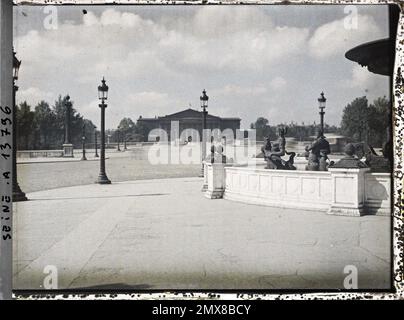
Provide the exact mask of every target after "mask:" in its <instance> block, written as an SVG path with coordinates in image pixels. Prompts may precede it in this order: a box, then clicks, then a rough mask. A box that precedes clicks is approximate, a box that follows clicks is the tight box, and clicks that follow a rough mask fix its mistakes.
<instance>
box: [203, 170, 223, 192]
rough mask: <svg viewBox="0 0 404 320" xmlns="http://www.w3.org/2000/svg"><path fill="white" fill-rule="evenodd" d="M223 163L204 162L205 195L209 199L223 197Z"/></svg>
mask: <svg viewBox="0 0 404 320" xmlns="http://www.w3.org/2000/svg"><path fill="white" fill-rule="evenodd" d="M224 168H225V164H224V163H206V164H205V170H206V171H207V180H208V181H207V182H208V186H207V190H206V192H205V197H207V198H209V199H221V198H223V193H224V188H225V170H224Z"/></svg>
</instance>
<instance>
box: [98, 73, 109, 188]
mask: <svg viewBox="0 0 404 320" xmlns="http://www.w3.org/2000/svg"><path fill="white" fill-rule="evenodd" d="M108 90H109V88H108V86H107V84H106V81H105V78H102V80H101V85H99V86H98V98H99V99H100V100H101V103H100V104H99V105H98V106H99V107H100V108H101V132H100V173H99V175H98V180H97V183H99V184H110V183H111V180H109V179H108V177H107V174H106V170H105V108H106V107H107V104H106V103H105V101H106V100H107V99H108Z"/></svg>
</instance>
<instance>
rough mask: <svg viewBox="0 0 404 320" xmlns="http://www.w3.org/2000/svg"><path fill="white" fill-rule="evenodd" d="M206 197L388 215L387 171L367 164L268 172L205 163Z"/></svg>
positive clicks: (337, 212) (247, 167) (388, 175)
mask: <svg viewBox="0 0 404 320" xmlns="http://www.w3.org/2000/svg"><path fill="white" fill-rule="evenodd" d="M205 168H206V170H205V177H204V184H205V188H204V190H205V196H206V197H208V198H211V199H217V198H224V199H227V200H233V201H240V202H244V203H250V204H258V205H267V206H274V207H280V208H294V209H302V210H321V211H325V212H327V213H328V214H335V215H351V216H361V215H364V214H378V215H389V214H391V192H390V181H391V175H390V174H389V173H373V172H370V171H369V169H368V168H358V169H343V168H335V169H332V168H330V169H329V171H323V172H322V171H303V170H296V171H289V170H267V169H263V168H262V167H254V166H253V167H249V166H243V167H238V166H230V165H226V164H220V163H217V164H216V163H215V164H210V163H206V164H205Z"/></svg>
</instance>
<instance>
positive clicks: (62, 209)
mask: <svg viewBox="0 0 404 320" xmlns="http://www.w3.org/2000/svg"><path fill="white" fill-rule="evenodd" d="M201 182H202V180H201V179H200V178H176V179H157V180H143V181H141V180H138V181H128V182H121V183H114V184H112V185H103V186H102V185H97V184H91V185H85V186H76V187H68V188H58V189H53V190H47V191H40V192H33V193H29V194H28V196H29V198H30V199H31V201H28V202H20V203H16V204H15V208H14V209H15V213H14V232H15V234H14V239H15V241H14V288H15V289H38V288H42V284H43V279H44V277H45V276H46V274H44V273H43V271H44V268H45V267H46V266H47V265H53V266H56V268H57V271H58V287H59V288H100V289H101V288H121V289H280V288H289V289H290V288H300V289H302V288H322V289H324V288H332V289H334V288H343V281H344V277H345V276H346V275H345V274H344V267H345V266H347V265H353V266H355V267H356V268H357V270H358V277H359V282H358V284H359V288H364V289H365V288H388V287H389V286H390V222H391V217H386V216H364V217H343V216H329V215H327V214H326V213H325V212H319V211H298V210H288V209H279V208H272V207H264V206H256V205H249V204H243V203H238V202H232V201H228V200H223V199H220V200H210V199H207V198H204V197H203V194H202V192H201V191H200V187H201Z"/></svg>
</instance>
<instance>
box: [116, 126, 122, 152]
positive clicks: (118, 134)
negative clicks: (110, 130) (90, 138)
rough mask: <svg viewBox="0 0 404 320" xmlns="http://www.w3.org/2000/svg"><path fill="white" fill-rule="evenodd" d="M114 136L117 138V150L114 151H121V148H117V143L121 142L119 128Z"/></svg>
mask: <svg viewBox="0 0 404 320" xmlns="http://www.w3.org/2000/svg"><path fill="white" fill-rule="evenodd" d="M116 136H117V140H118V148H117V149H116V150H117V151H121V148H120V146H119V141H120V140H121V131H120V130H119V128H118V129H117V130H116Z"/></svg>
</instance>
